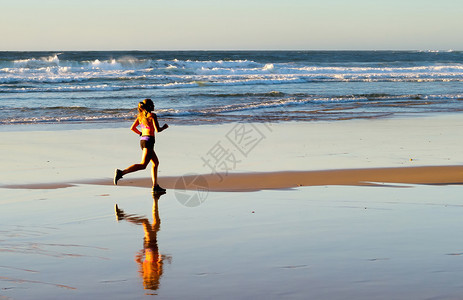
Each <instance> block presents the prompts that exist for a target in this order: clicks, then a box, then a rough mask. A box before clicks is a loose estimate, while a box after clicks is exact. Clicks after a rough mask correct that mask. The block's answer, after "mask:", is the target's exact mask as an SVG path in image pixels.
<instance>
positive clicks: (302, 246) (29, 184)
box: [0, 115, 463, 299]
mask: <svg viewBox="0 0 463 300" xmlns="http://www.w3.org/2000/svg"><path fill="white" fill-rule="evenodd" d="M13 128H14V127H13ZM37 129H39V130H37ZM462 129H463V117H461V116H460V115H444V116H442V115H440V116H428V117H409V118H392V119H380V120H353V121H338V122H314V123H281V124H271V125H266V124H247V123H242V124H227V125H220V126H197V127H191V126H189V127H188V126H171V128H169V129H168V130H167V131H165V132H163V133H161V134H159V136H158V137H157V142H156V149H157V153H158V155H159V158H160V161H161V164H160V174H159V175H160V183H161V184H162V185H164V186H165V187H167V188H169V190H168V192H167V194H165V195H162V196H160V198H159V200H157V199H153V197H152V195H151V192H150V189H149V186H150V180H149V170H146V171H142V172H139V173H138V174H133V176H126V178H124V179H122V180H121V181H120V186H112V185H111V180H112V178H111V177H112V174H113V172H114V168H116V167H118V168H124V167H127V166H128V165H129V164H132V163H135V162H137V161H138V160H139V157H140V150H139V148H138V141H137V137H136V136H134V135H132V134H131V133H130V131H129V129H128V128H109V129H108V128H100V129H98V128H95V129H80V130H76V129H74V128H73V129H69V128H66V126H60V127H59V130H48V129H47V130H42V129H41V128H40V126H39V127H27V126H21V127H17V128H14V129H13V130H10V131H2V132H0V140H1V141H2V142H1V143H2V147H1V148H0V157H1V163H2V166H3V167H4V170H7V171H6V172H5V171H4V172H2V173H1V174H0V176H1V177H0V185H1V187H0V191H1V193H2V198H1V200H0V208H1V210H0V225H1V230H0V252H1V253H2V255H1V257H0V299H9V298H12V299H59V298H66V299H78V298H79V299H81V298H112V299H128V298H144V297H146V298H151V297H152V295H157V297H158V298H161V299H166V298H168V299H172V298H175V299H177V298H191V297H193V298H214V299H216V298H219V299H237V298H238V299H240V298H241V299H242V298H269V299H276V298H297V299H308V298H312V299H346V298H350V299H424V298H443V299H457V298H459V297H460V296H461V294H462V292H463V285H462V284H461V282H460V281H459V278H460V276H459V274H461V273H462V272H463V269H462V268H461V267H460V265H461V264H460V263H459V260H460V259H461V257H463V256H462V253H463V247H462V245H461V242H460V241H459V238H458V237H459V235H460V233H461V232H462V231H463V225H462V224H461V214H462V212H463V211H462V210H461V209H462V208H463V206H462V204H461V199H460V198H461V197H460V195H461V192H462V188H463V187H462V185H461V183H462V180H463V171H462V167H461V166H462V165H463V151H461V149H462V140H463V139H461V134H462V133H461V132H462ZM243 133H244V134H243ZM240 138H241V139H240ZM219 157H220V158H221V160H219V159H218V158H219ZM131 175H132V174H131ZM172 188H176V189H172ZM154 203H157V205H156V206H153V204H154ZM116 204H117V210H116V208H115V205H116ZM153 211H154V212H155V213H153Z"/></svg>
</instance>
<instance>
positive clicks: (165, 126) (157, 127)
mask: <svg viewBox="0 0 463 300" xmlns="http://www.w3.org/2000/svg"><path fill="white" fill-rule="evenodd" d="M151 116H152V117H153V124H154V128H156V132H161V131H163V130H164V129H167V128H169V125H167V124H164V125H163V126H162V127H159V122H158V117H157V116H156V114H151Z"/></svg>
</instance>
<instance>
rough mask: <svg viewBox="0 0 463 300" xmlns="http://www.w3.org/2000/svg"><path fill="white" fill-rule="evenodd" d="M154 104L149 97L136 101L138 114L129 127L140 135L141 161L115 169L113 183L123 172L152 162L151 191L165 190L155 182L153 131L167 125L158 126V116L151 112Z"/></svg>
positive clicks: (136, 169) (161, 129)
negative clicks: (121, 168) (124, 167)
mask: <svg viewBox="0 0 463 300" xmlns="http://www.w3.org/2000/svg"><path fill="white" fill-rule="evenodd" d="M153 110H154V104H153V101H151V99H145V100H143V101H142V102H140V103H138V116H137V118H136V119H135V121H134V122H133V124H132V127H131V128H130V129H131V130H132V131H133V132H135V133H136V134H138V135H140V137H141V138H140V147H141V149H142V151H143V153H142V157H141V163H139V164H134V165H131V166H130V167H128V168H127V169H125V170H119V169H116V172H115V174H114V184H115V185H117V182H118V181H119V179H121V178H122V176H124V175H125V174H128V173H132V172H136V171H139V170H144V169H146V166H147V165H148V164H149V162H150V161H151V162H152V168H151V177H152V179H153V192H154V193H159V192H165V191H166V190H165V189H163V188H162V187H160V186H159V184H158V183H157V180H158V166H159V160H158V157H157V156H156V153H155V152H154V133H155V132H161V131H163V130H164V129H167V128H168V127H169V126H168V125H167V124H164V125H163V126H162V127H159V123H158V118H157V116H156V114H155V113H153ZM138 125H140V127H141V131H140V130H138V128H137V127H138Z"/></svg>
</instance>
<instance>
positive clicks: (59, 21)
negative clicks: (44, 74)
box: [0, 0, 463, 51]
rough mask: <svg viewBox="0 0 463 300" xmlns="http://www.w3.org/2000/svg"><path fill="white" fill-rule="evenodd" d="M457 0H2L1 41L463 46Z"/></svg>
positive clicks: (112, 46) (157, 46)
mask: <svg viewBox="0 0 463 300" xmlns="http://www.w3.org/2000/svg"><path fill="white" fill-rule="evenodd" d="M462 16H463V1H462V0H432V1H431V0H228V1H224V0H196V1H193V0H0V51H2V50H20V51H21V50H24V51H26V50H450V49H452V50H463V38H462V37H461V33H462V31H463V17H462Z"/></svg>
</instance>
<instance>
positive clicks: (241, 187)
mask: <svg viewBox="0 0 463 300" xmlns="http://www.w3.org/2000/svg"><path fill="white" fill-rule="evenodd" d="M159 182H160V184H161V186H163V187H165V188H167V189H182V190H196V189H206V190H209V191H223V192H227V191H259V190H269V189H287V188H295V187H299V186H324V185H350V186H375V185H384V184H427V185H451V184H463V166H430V167H404V168H373V169H344V170H325V171H281V172H267V173H232V174H189V175H184V176H169V177H160V178H159ZM76 184H94V185H112V179H109V178H108V179H95V180H82V181H74V182H65V183H59V182H58V183H37V184H23V185H4V186H1V187H2V188H19V189H56V188H65V187H70V186H74V185H76ZM119 185H121V186H134V187H151V179H150V178H130V176H127V177H126V178H123V179H122V180H120V181H119Z"/></svg>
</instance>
